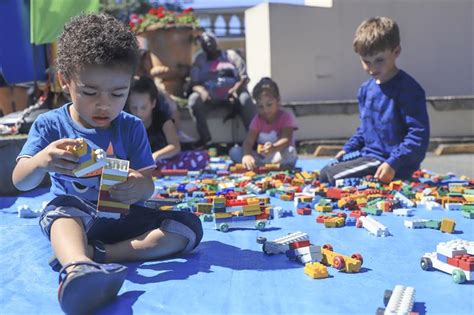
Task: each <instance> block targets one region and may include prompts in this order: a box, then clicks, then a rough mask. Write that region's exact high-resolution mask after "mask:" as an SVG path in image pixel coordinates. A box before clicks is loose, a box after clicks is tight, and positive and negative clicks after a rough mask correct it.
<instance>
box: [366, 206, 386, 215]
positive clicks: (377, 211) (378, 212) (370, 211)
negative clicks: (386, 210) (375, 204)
mask: <svg viewBox="0 0 474 315" xmlns="http://www.w3.org/2000/svg"><path fill="white" fill-rule="evenodd" d="M362 211H364V212H366V213H367V214H371V215H381V214H382V210H380V209H377V208H370V207H369V208H367V207H363V208H362Z"/></svg>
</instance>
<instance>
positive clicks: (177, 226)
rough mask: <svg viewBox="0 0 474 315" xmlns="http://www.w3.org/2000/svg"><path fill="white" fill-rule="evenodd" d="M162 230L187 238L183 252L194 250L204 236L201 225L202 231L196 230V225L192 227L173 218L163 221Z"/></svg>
mask: <svg viewBox="0 0 474 315" xmlns="http://www.w3.org/2000/svg"><path fill="white" fill-rule="evenodd" d="M198 220H199V219H198ZM160 230H162V231H163V232H170V233H174V234H178V235H180V236H182V237H184V238H185V239H186V240H187V244H186V246H185V247H184V249H183V250H182V251H181V252H182V253H188V252H190V251H192V250H193V249H194V248H196V247H197V246H198V245H199V243H200V241H201V238H202V226H201V225H200V231H201V233H199V231H196V229H195V227H194V228H191V227H189V226H187V225H185V224H183V223H180V222H178V221H175V220H171V219H167V220H164V221H163V222H162V223H161V226H160ZM198 230H199V229H198Z"/></svg>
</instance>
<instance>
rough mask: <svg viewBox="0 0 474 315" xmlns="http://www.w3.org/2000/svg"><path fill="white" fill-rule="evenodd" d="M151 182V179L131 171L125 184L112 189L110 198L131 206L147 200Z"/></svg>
mask: <svg viewBox="0 0 474 315" xmlns="http://www.w3.org/2000/svg"><path fill="white" fill-rule="evenodd" d="M149 181H151V179H150V178H148V177H146V176H144V175H143V174H142V173H140V172H138V171H135V170H132V169H131V170H130V171H129V173H128V177H127V180H126V181H125V182H123V183H120V184H117V185H114V186H113V187H112V189H111V190H110V196H111V197H112V198H113V199H115V200H117V201H120V202H122V203H124V204H128V205H131V204H133V203H135V202H138V201H141V200H143V199H145V195H146V193H145V192H147V191H148V185H149Z"/></svg>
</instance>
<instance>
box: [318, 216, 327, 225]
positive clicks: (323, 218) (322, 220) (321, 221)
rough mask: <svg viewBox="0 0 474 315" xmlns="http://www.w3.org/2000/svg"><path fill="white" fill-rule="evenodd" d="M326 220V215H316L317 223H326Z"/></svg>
mask: <svg viewBox="0 0 474 315" xmlns="http://www.w3.org/2000/svg"><path fill="white" fill-rule="evenodd" d="M324 220H326V216H324V215H319V216H317V217H316V223H324Z"/></svg>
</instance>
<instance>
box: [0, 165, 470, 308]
mask: <svg viewBox="0 0 474 315" xmlns="http://www.w3.org/2000/svg"><path fill="white" fill-rule="evenodd" d="M323 164H324V161H321V160H303V161H300V162H299V165H300V166H303V167H304V168H305V169H307V170H313V169H319V168H320V167H321V166H322V165H323ZM50 197H51V195H50V194H49V193H48V192H47V190H44V189H38V190H35V191H34V192H33V193H29V194H26V195H22V196H21V197H18V198H16V197H11V198H7V197H3V198H0V208H2V209H1V210H0V235H1V237H0V252H1V253H2V254H1V255H0V268H1V270H2V275H1V276H0V313H1V314H38V313H41V314H60V313H61V309H60V307H59V304H58V302H57V288H58V282H57V281H58V280H57V273H55V272H53V271H51V270H50V268H49V266H48V265H47V260H48V258H49V257H50V255H51V252H50V246H49V243H48V241H47V240H46V238H45V237H44V236H43V235H41V233H40V230H39V227H38V220H37V219H20V218H18V217H17V216H16V207H17V206H18V205H20V204H29V205H30V206H32V207H33V208H38V207H40V205H41V202H42V201H44V200H47V199H48V198H50ZM271 202H272V204H276V205H281V206H284V207H288V208H292V207H293V203H292V202H283V201H280V200H276V199H274V198H272V201H271ZM444 217H449V218H453V219H455V220H456V223H457V224H456V230H457V232H456V234H444V233H441V232H440V231H438V230H431V229H420V230H409V229H406V228H405V227H404V226H403V220H404V219H405V218H404V217H397V216H395V215H393V214H391V213H389V214H385V213H384V214H383V215H382V216H380V217H377V220H378V221H380V222H381V223H382V224H384V225H386V226H387V227H388V228H389V230H390V232H391V233H392V234H393V236H390V237H386V238H379V237H375V236H373V235H370V234H368V232H367V231H366V230H365V229H357V228H355V227H343V228H337V229H326V228H325V227H324V226H323V225H322V224H317V223H316V222H315V218H316V214H315V213H313V214H312V215H310V216H299V215H296V214H295V216H293V217H287V218H281V219H278V218H277V219H275V220H274V221H272V222H271V225H270V226H269V228H268V229H266V230H264V231H256V230H251V229H240V230H232V231H229V232H228V233H222V232H219V231H216V230H215V229H214V223H212V222H205V223H203V224H204V238H203V241H202V243H201V245H200V246H199V247H198V249H197V251H196V252H195V253H193V254H189V255H186V256H183V257H179V258H174V259H169V260H163V261H154V262H139V263H132V264H127V266H128V267H129V274H128V276H127V280H126V281H125V284H124V286H123V287H122V289H121V291H120V293H119V297H118V299H117V300H116V301H115V302H114V303H112V304H111V305H109V306H107V307H105V308H104V309H102V310H101V311H100V312H99V314H316V313H318V314H321V313H340V314H348V313H361V314H374V313H375V310H376V309H377V308H378V307H382V306H383V294H384V291H385V290H386V289H390V290H391V289H393V288H394V286H395V285H396V284H402V285H406V286H413V287H415V289H416V296H415V309H416V310H417V311H419V312H420V313H422V314H423V313H425V312H426V313H428V314H441V313H445V314H447V313H449V314H453V313H455V314H473V313H474V312H473V306H474V298H473V297H474V286H473V283H472V282H470V283H465V284H461V285H459V284H455V283H454V282H453V281H452V279H451V276H450V275H448V274H445V273H442V272H439V271H432V272H427V271H423V270H421V269H420V266H419V261H420V258H421V256H422V255H423V254H424V253H425V252H432V251H435V250H436V245H437V244H438V243H439V242H442V241H447V240H451V239H456V238H462V239H466V240H473V223H474V221H473V220H468V219H465V218H463V217H462V216H461V214H460V213H459V212H447V211H443V210H435V211H426V210H417V211H416V212H415V216H413V217H410V219H416V218H426V219H441V218H444ZM294 231H304V232H307V233H308V234H309V235H310V239H311V242H312V243H313V244H316V245H322V244H327V243H329V244H331V245H332V246H333V247H334V251H336V252H339V253H342V254H345V255H351V254H353V253H361V254H362V256H363V258H364V264H363V266H362V270H361V272H360V273H355V274H346V273H343V272H338V271H337V270H336V269H334V268H332V267H328V271H329V274H330V278H328V279H322V280H313V279H311V278H309V277H308V276H306V275H305V274H304V271H303V266H302V265H300V264H298V263H294V262H291V261H289V260H288V259H287V257H286V256H285V255H283V254H282V255H274V256H266V255H264V254H263V252H262V250H261V245H259V244H257V243H256V238H257V237H258V236H265V237H266V238H268V239H269V240H271V239H274V238H277V237H280V236H283V235H286V234H287V233H290V232H294Z"/></svg>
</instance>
